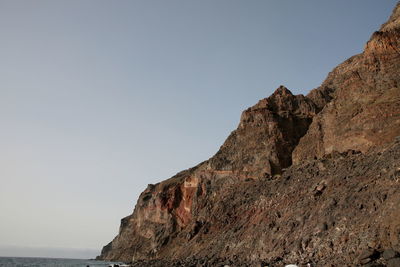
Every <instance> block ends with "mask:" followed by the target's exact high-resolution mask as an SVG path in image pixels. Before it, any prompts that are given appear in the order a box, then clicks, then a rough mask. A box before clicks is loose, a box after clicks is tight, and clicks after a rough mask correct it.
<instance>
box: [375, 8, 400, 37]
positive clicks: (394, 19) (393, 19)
mask: <svg viewBox="0 0 400 267" xmlns="http://www.w3.org/2000/svg"><path fill="white" fill-rule="evenodd" d="M399 28H400V2H398V3H397V5H396V7H395V8H394V9H393V12H392V15H391V16H390V18H389V20H388V21H387V22H386V23H384V24H383V25H382V26H381V29H380V31H383V32H385V31H390V30H394V29H399Z"/></svg>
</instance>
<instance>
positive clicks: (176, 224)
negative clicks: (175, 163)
mask: <svg viewBox="0 0 400 267" xmlns="http://www.w3.org/2000/svg"><path fill="white" fill-rule="evenodd" d="M399 86H400V4H397V6H396V8H395V10H394V12H393V15H392V16H391V17H390V19H389V21H388V22H387V23H385V24H384V25H382V27H381V28H380V30H379V31H377V32H375V33H374V34H373V35H372V37H371V39H370V40H369V41H368V43H367V44H366V46H365V49H364V51H363V53H361V54H359V55H356V56H353V57H351V58H350V59H348V60H346V61H345V62H343V63H342V64H340V65H339V66H338V67H336V68H335V69H334V70H333V71H332V72H331V73H329V75H328V77H327V79H326V80H325V81H324V82H323V84H322V85H321V86H320V87H318V88H316V89H314V90H312V91H311V92H310V93H309V94H308V95H307V96H303V95H297V96H295V95H293V94H292V93H291V92H290V91H289V90H288V89H287V88H285V87H284V86H281V87H279V88H278V89H277V90H276V91H275V92H274V93H273V94H272V95H271V96H270V97H268V98H265V99H263V100H260V101H259V102H258V103H257V104H256V105H254V106H253V107H250V108H248V109H247V110H245V111H244V112H243V113H242V116H241V119H240V123H239V126H238V128H237V129H236V130H235V131H233V132H232V133H231V134H230V135H229V137H228V138H227V140H226V141H225V143H224V144H223V145H222V146H221V148H220V150H219V151H218V152H217V153H216V154H215V155H214V156H213V157H212V158H210V159H209V160H207V161H205V162H202V163H200V164H199V165H197V166H195V167H193V168H191V169H188V170H185V171H182V172H180V173H178V174H177V175H175V176H174V177H172V178H170V179H168V180H166V181H163V182H161V183H158V184H156V185H149V186H148V187H147V188H146V190H145V191H144V192H143V193H142V194H141V195H140V197H139V200H138V202H137V204H136V207H135V209H134V211H133V213H132V215H130V216H128V217H125V218H123V219H122V220H121V226H120V231H119V234H118V235H117V236H116V237H115V239H114V240H113V241H112V242H110V243H109V244H108V245H106V246H105V247H104V248H103V250H102V253H101V255H100V257H99V258H100V259H106V260H120V261H125V262H134V263H133V264H135V265H136V266H182V265H188V266H196V265H197V266H219V265H220V266H224V264H233V266H260V264H266V265H267V264H269V265H270V266H282V265H284V264H287V263H298V264H307V263H310V264H318V266H328V264H332V265H333V266H351V265H360V264H370V266H385V265H387V266H398V265H393V264H396V261H397V262H398V261H400V259H399V258H398V252H400V139H399V138H397V139H396V136H399V135H400V88H399ZM252 264H253V265H252ZM254 264H257V265H254ZM371 264H375V265H371ZM379 264H381V265H379ZM391 264H392V265H391ZM312 266H315V265H312ZM399 266H400V265H399Z"/></svg>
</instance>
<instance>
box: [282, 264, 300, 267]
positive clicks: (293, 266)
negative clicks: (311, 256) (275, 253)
mask: <svg viewBox="0 0 400 267" xmlns="http://www.w3.org/2000/svg"><path fill="white" fill-rule="evenodd" d="M285 267H299V266H297V265H296V264H288V265H285Z"/></svg>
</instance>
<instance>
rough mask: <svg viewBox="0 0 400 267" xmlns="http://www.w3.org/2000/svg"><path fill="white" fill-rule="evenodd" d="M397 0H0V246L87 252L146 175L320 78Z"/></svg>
mask: <svg viewBox="0 0 400 267" xmlns="http://www.w3.org/2000/svg"><path fill="white" fill-rule="evenodd" d="M396 3H397V0H396V1H395V0H384V1H375V0H353V1H345V0H338V1H328V0H325V1H320V0H308V1H307V0H301V1H290V0H274V1H272V0H271V1H261V0H254V1H238V0H233V1H231V0H221V1H212V0H204V1H183V0H170V1H162V0H151V1H144V0H142V1H139V0H137V1H112V2H111V1H104V0H99V1H93V0H88V1H77V0H71V1H66V0H61V1H51V0H46V1H45V0H37V1H19V0H17V1H16V0H0V33H1V39H2V42H1V43H2V44H1V46H0V59H1V60H0V62H1V63H0V73H1V76H0V77H1V78H0V101H1V102H0V110H1V113H0V114H2V115H0V122H1V125H2V131H1V132H0V147H1V150H0V182H1V184H2V185H1V187H0V212H1V214H2V215H1V220H0V256H23V255H25V254H26V255H25V256H32V255H31V254H30V253H36V254H40V255H41V257H46V255H47V257H70V256H71V258H75V256H74V255H77V256H76V257H83V255H87V258H93V257H95V256H96V255H92V254H96V253H99V252H100V250H101V248H102V246H104V245H106V244H107V243H108V242H110V241H111V240H112V239H113V238H114V236H115V235H116V234H117V232H118V229H119V223H120V219H121V218H123V217H125V216H127V215H129V214H130V213H131V212H132V210H133V208H134V205H135V203H136V200H137V198H138V196H139V194H140V193H141V192H142V191H143V190H144V189H145V188H146V186H147V184H150V183H157V182H160V181H162V180H165V179H167V178H169V177H171V176H172V175H174V174H176V173H177V172H179V171H181V170H183V169H186V168H189V167H192V166H194V165H196V164H198V163H200V162H202V161H204V160H206V159H208V158H209V157H211V156H212V155H213V154H215V153H216V152H217V150H218V149H219V147H220V146H221V145H222V143H223V142H224V140H225V138H226V137H227V136H228V135H229V133H230V132H231V131H233V130H234V129H235V128H236V126H237V124H238V122H239V118H240V114H241V112H242V111H243V110H244V109H245V108H247V107H249V106H252V105H254V104H255V103H256V102H257V101H258V100H259V99H262V98H265V97H267V96H269V95H270V94H271V93H272V92H273V91H274V90H275V89H276V88H277V87H278V86H279V85H281V84H282V85H285V86H286V87H288V88H289V89H290V90H291V91H292V92H293V93H295V94H300V93H301V94H306V93H307V92H308V91H310V90H311V89H313V88H315V87H317V86H319V85H320V84H321V83H322V82H323V80H324V79H325V77H326V76H327V75H328V73H329V72H330V71H331V70H332V69H333V68H334V67H335V66H336V65H338V64H339V63H341V62H343V61H344V60H345V59H347V58H348V57H350V56H353V55H355V54H357V53H360V52H362V50H363V47H364V45H365V43H366V42H367V41H368V39H369V38H370V36H371V35H372V33H373V32H374V31H376V30H378V29H379V27H380V25H381V24H382V23H384V22H385V21H386V20H387V19H388V18H389V16H390V14H391V11H392V9H393V8H394V6H395V4H396ZM74 248H75V249H74ZM13 253H14V254H16V255H12V254H13ZM5 254H7V255H5ZM54 255H57V256H54ZM62 255H64V256H62ZM37 256H38V255H37ZM85 258H86V257H85Z"/></svg>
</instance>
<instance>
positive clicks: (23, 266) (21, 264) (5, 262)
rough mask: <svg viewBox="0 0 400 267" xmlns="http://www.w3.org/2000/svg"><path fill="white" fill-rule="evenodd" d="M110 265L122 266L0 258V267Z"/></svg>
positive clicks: (92, 262)
mask: <svg viewBox="0 0 400 267" xmlns="http://www.w3.org/2000/svg"><path fill="white" fill-rule="evenodd" d="M112 264H122V263H120V262H106V261H95V260H78V259H51V258H19V257H18V258H16V257H0V266H1V267H3V266H4V267H13V266H18V267H28V266H29V267H31V266H34V267H42V266H45V267H50V266H51V267H73V266H83V267H87V266H90V267H95V266H97V267H101V266H103V267H104V266H110V265H112Z"/></svg>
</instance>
